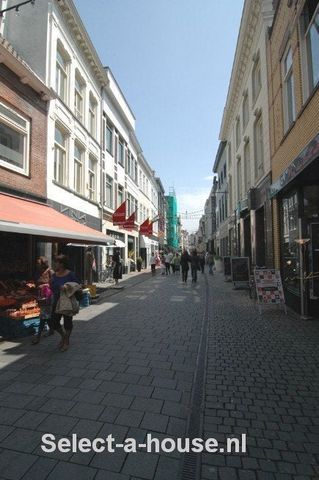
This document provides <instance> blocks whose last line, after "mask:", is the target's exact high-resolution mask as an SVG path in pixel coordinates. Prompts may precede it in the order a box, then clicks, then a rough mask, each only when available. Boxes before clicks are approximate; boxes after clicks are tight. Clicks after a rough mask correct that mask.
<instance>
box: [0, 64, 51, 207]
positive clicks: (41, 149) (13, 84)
mask: <svg viewBox="0 0 319 480" xmlns="http://www.w3.org/2000/svg"><path fill="white" fill-rule="evenodd" d="M0 101H1V102H3V103H5V104H7V105H8V106H9V107H11V108H12V109H13V110H16V111H17V113H20V114H22V115H23V116H24V117H27V118H28V119H29V121H30V151H29V165H30V169H29V176H24V175H22V174H19V173H16V172H13V171H10V170H9V169H6V168H4V167H1V166H0V189H2V190H6V189H9V190H13V191H15V192H17V193H19V192H20V193H22V194H26V195H35V196H38V197H43V198H46V150H47V148H46V145H47V111H46V110H47V108H46V107H47V106H46V103H45V102H43V101H42V100H41V98H40V96H39V95H38V94H37V93H36V92H34V91H33V90H32V89H31V88H30V87H28V86H27V85H23V84H22V83H21V82H20V80H19V79H18V77H17V76H16V75H15V74H13V73H12V72H11V71H10V70H9V69H7V68H6V67H5V66H3V65H1V66H0Z"/></svg>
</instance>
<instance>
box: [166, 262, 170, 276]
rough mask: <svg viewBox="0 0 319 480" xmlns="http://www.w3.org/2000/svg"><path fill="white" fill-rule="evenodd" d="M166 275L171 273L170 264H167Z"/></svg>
mask: <svg viewBox="0 0 319 480" xmlns="http://www.w3.org/2000/svg"><path fill="white" fill-rule="evenodd" d="M165 269H166V275H169V274H170V273H171V265H170V263H168V262H165Z"/></svg>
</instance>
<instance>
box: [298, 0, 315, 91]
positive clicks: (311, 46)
mask: <svg viewBox="0 0 319 480" xmlns="http://www.w3.org/2000/svg"><path fill="white" fill-rule="evenodd" d="M300 19H301V28H300V30H301V38H302V53H303V74H304V78H305V84H304V93H305V97H306V99H307V98H308V96H309V95H310V94H311V92H312V90H313V89H314V88H315V87H316V85H317V84H318V82H319V2H318V0H307V1H306V3H305V6H304V8H303V11H302V14H301V17H300Z"/></svg>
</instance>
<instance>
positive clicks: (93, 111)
mask: <svg viewBox="0 0 319 480" xmlns="http://www.w3.org/2000/svg"><path fill="white" fill-rule="evenodd" d="M96 121H97V101H96V100H95V98H94V96H93V95H92V93H90V100H89V131H90V134H91V135H92V137H96Z"/></svg>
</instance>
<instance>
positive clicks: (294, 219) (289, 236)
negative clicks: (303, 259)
mask: <svg viewBox="0 0 319 480" xmlns="http://www.w3.org/2000/svg"><path fill="white" fill-rule="evenodd" d="M298 238H299V233H298V197H297V193H296V192H294V193H292V194H290V195H289V196H287V197H284V198H283V199H282V261H283V281H284V284H285V286H286V287H287V288H288V289H289V290H290V291H291V292H293V293H297V294H298V293H299V284H300V280H299V251H298V244H297V242H296V240H297V239H298Z"/></svg>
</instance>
